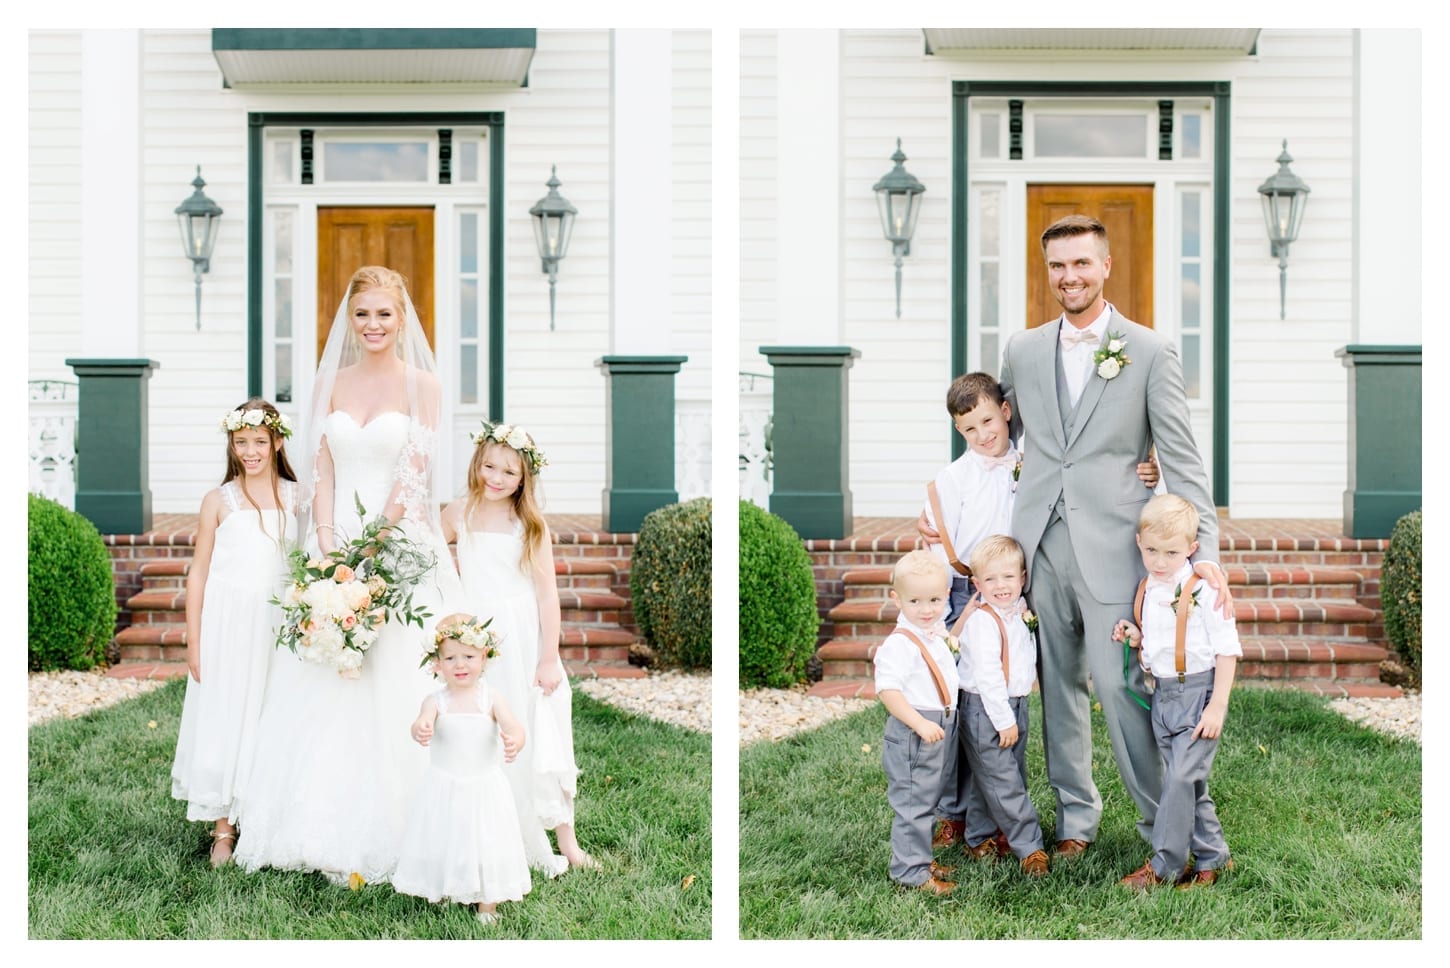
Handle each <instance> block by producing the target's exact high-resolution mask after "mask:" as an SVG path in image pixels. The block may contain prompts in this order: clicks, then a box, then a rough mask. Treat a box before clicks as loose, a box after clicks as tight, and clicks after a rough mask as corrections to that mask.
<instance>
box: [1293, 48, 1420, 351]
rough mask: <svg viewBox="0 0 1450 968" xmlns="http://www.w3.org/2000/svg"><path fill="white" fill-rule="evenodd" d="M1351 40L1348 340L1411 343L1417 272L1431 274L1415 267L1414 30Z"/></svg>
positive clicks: (1416, 332)
mask: <svg viewBox="0 0 1450 968" xmlns="http://www.w3.org/2000/svg"><path fill="white" fill-rule="evenodd" d="M1354 37H1355V43H1354V59H1355V65H1354V85H1355V86H1354V129H1355V130H1354V164H1355V179H1354V254H1355V265H1356V266H1357V269H1356V271H1355V275H1354V317H1353V334H1352V335H1351V337H1350V340H1349V342H1350V343H1352V344H1368V345H1406V344H1409V345H1418V344H1419V343H1420V342H1421V340H1422V338H1423V336H1422V332H1421V327H1420V317H1421V312H1422V307H1421V303H1420V296H1421V290H1420V286H1419V273H1420V272H1423V271H1433V270H1432V269H1430V267H1428V266H1421V265H1419V261H1418V260H1419V259H1420V258H1421V256H1422V246H1421V241H1422V234H1421V204H1420V200H1421V198H1423V197H1424V195H1423V193H1422V191H1421V170H1420V139H1421V124H1422V121H1421V116H1420V31H1419V30H1408V29H1407V30H1390V29H1369V30H1356V31H1355V32H1354ZM1310 204H1311V205H1312V204H1313V199H1312V197H1311V199H1310ZM1407 256H1408V257H1409V262H1408V263H1407V261H1406V257H1407ZM1417 270H1418V271H1417Z"/></svg>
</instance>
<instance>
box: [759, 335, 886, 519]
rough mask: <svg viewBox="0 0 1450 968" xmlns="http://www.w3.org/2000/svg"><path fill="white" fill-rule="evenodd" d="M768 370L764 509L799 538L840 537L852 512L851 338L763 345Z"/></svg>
mask: <svg viewBox="0 0 1450 968" xmlns="http://www.w3.org/2000/svg"><path fill="white" fill-rule="evenodd" d="M760 352H761V353H762V354H764V356H765V358H766V360H767V361H769V363H770V365H771V368H772V370H773V377H774V378H773V381H772V382H773V384H774V394H773V396H774V399H773V404H772V407H773V413H772V414H771V451H772V454H773V456H774V465H773V470H772V472H771V492H770V512H771V513H772V514H775V515H778V516H779V517H782V518H784V519H785V520H786V521H787V522H788V523H789V524H790V526H791V527H793V528H795V530H796V533H797V534H799V535H800V536H801V537H802V538H807V539H810V538H844V537H846V536H847V535H849V534H850V533H851V529H852V527H853V524H852V513H851V489H850V461H849V447H848V444H849V440H850V434H849V420H848V404H849V394H848V392H847V379H846V371H847V370H849V369H850V368H851V365H852V364H853V363H854V362H855V361H856V359H857V358H859V357H860V356H861V351H860V350H857V349H852V348H851V347H849V346H762V347H760Z"/></svg>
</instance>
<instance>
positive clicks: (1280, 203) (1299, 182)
mask: <svg viewBox="0 0 1450 968" xmlns="http://www.w3.org/2000/svg"><path fill="white" fill-rule="evenodd" d="M1293 160H1294V159H1293V158H1292V157H1291V156H1290V155H1289V139H1287V138H1285V139H1284V150H1283V151H1281V152H1280V153H1279V158H1278V161H1279V170H1278V171H1276V172H1274V174H1272V175H1270V176H1269V178H1268V180H1267V181H1265V182H1264V183H1263V184H1262V185H1260V186H1259V194H1260V195H1261V196H1263V203H1264V223H1265V224H1266V225H1267V226H1268V229H1269V254H1270V255H1276V256H1278V257H1279V318H1280V319H1283V318H1284V290H1285V270H1286V269H1288V268H1289V243H1290V242H1293V241H1294V240H1295V239H1297V238H1298V237H1299V223H1300V222H1302V221H1303V220H1304V203H1305V202H1306V201H1308V199H1309V186H1308V185H1306V184H1304V180H1303V179H1302V178H1300V177H1299V176H1298V175H1296V174H1294V173H1293V172H1292V171H1290V170H1289V162H1291V161H1293Z"/></svg>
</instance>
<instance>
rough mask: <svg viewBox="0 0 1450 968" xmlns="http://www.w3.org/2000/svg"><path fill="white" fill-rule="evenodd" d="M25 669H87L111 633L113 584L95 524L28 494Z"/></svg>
mask: <svg viewBox="0 0 1450 968" xmlns="http://www.w3.org/2000/svg"><path fill="white" fill-rule="evenodd" d="M29 498H30V507H29V518H30V668H31V670H32V671H38V670H41V669H89V668H91V667H92V666H94V665H95V664H96V663H97V662H99V661H100V660H101V658H102V656H103V655H104V654H105V650H106V644H107V643H108V642H110V641H111V637H112V636H113V635H115V634H116V580H115V578H114V576H113V575H112V574H111V557H110V555H108V554H107V553H106V544H105V542H104V541H102V540H101V533H100V532H99V531H97V530H96V526H95V525H93V524H91V522H89V521H87V520H86V519H85V518H83V517H81V516H80V515H79V514H76V513H75V512H74V511H71V510H69V509H67V508H65V507H63V506H61V505H59V504H57V503H56V502H54V501H51V500H49V499H47V498H43V497H39V496H37V495H35V494H31V495H29Z"/></svg>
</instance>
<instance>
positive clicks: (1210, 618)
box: [1141, 563, 1244, 680]
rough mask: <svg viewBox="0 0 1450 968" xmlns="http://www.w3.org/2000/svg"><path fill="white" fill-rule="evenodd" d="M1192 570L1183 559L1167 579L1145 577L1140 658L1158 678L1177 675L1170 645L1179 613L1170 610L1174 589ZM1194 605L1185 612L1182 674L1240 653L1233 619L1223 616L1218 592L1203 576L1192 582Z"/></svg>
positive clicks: (1207, 668) (1206, 669) (1175, 676)
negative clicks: (1180, 566) (1195, 603)
mask: <svg viewBox="0 0 1450 968" xmlns="http://www.w3.org/2000/svg"><path fill="white" fill-rule="evenodd" d="M1191 574H1193V566H1192V565H1191V564H1188V563H1184V565H1183V567H1182V568H1180V569H1178V572H1177V574H1175V575H1174V576H1173V577H1172V578H1171V579H1169V580H1168V582H1166V583H1162V582H1155V581H1153V579H1151V578H1150V579H1148V590H1147V592H1146V593H1145V594H1144V595H1143V627H1142V629H1141V631H1142V633H1143V661H1144V662H1145V663H1146V664H1147V666H1148V668H1149V669H1151V670H1152V671H1153V676H1154V677H1155V678H1158V679H1165V680H1166V679H1176V678H1177V677H1178V669H1177V668H1176V667H1175V666H1174V662H1173V649H1174V645H1175V642H1176V640H1177V636H1178V614H1177V613H1176V612H1174V611H1173V602H1174V598H1173V589H1174V588H1177V587H1179V586H1181V585H1182V584H1183V583H1184V582H1185V581H1187V580H1188V576H1189V575H1191ZM1193 591H1194V600H1195V601H1197V603H1198V604H1197V605H1195V606H1193V609H1192V610H1191V611H1190V612H1189V613H1188V629H1187V630H1186V633H1185V635H1184V638H1183V657H1184V658H1183V664H1184V674H1185V675H1192V674H1193V673H1195V672H1207V671H1209V670H1210V669H1212V668H1214V666H1215V665H1216V663H1217V659H1218V657H1219V656H1221V655H1243V654H1244V650H1243V647H1242V646H1241V645H1240V644H1239V633H1238V629H1237V628H1236V627H1235V626H1234V620H1233V619H1231V618H1224V617H1223V614H1222V613H1221V612H1220V611H1219V608H1218V598H1219V596H1218V593H1217V592H1215V591H1214V590H1213V586H1212V585H1210V584H1209V583H1208V582H1207V581H1205V580H1203V579H1202V578H1200V579H1199V581H1198V584H1197V585H1195V586H1194V589H1193Z"/></svg>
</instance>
